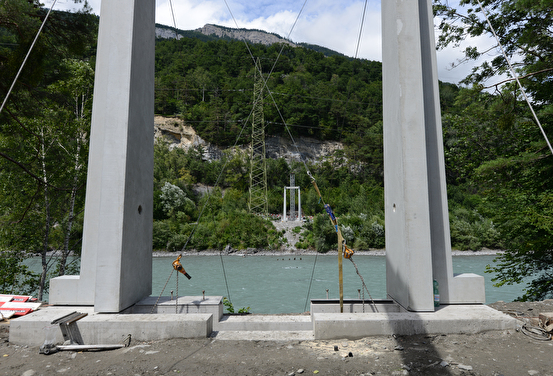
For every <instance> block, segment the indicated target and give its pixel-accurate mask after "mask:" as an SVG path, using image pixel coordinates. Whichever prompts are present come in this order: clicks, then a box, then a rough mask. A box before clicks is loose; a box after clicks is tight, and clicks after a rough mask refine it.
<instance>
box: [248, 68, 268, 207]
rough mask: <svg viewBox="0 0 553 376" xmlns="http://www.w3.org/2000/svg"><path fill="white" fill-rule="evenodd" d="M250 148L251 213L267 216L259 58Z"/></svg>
mask: <svg viewBox="0 0 553 376" xmlns="http://www.w3.org/2000/svg"><path fill="white" fill-rule="evenodd" d="M254 77H255V78H254V86H253V111H252V143H251V148H250V200H249V203H248V207H249V210H250V213H253V214H260V215H263V216H267V214H268V202H267V163H266V160H265V117H264V115H263V85H264V82H263V76H262V73H261V64H260V62H259V58H258V59H257V61H256V63H255V75H254Z"/></svg>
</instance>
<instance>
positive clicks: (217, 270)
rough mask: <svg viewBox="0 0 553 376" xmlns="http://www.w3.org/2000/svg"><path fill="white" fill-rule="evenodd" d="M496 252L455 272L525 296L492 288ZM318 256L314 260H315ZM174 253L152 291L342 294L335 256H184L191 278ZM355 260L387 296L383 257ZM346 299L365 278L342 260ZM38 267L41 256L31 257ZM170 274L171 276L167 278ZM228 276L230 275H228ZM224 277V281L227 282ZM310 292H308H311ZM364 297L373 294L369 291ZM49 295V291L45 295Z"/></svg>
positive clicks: (268, 305)
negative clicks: (490, 268) (175, 267)
mask: <svg viewBox="0 0 553 376" xmlns="http://www.w3.org/2000/svg"><path fill="white" fill-rule="evenodd" d="M494 257H495V256H454V257H453V270H454V272H455V273H476V274H479V275H482V276H484V278H485V281H486V303H493V302H496V301H499V300H503V301H506V302H508V301H512V300H513V299H515V298H517V297H518V296H521V295H522V288H523V286H521V285H514V286H502V287H500V288H498V287H493V283H492V281H491V279H492V278H493V275H492V274H489V273H484V271H485V268H486V265H488V264H493V259H494ZM315 258H316V263H315ZM173 260H174V258H173V257H156V258H154V259H153V283H152V295H154V296H159V294H160V293H161V291H162V289H163V287H164V285H165V284H166V283H167V286H166V287H165V290H164V292H163V295H165V296H169V295H170V294H171V291H173V294H174V295H177V291H178V295H179V296H183V295H195V296H201V295H202V291H205V294H206V295H222V296H227V297H229V296H230V299H231V301H232V303H233V304H234V307H235V309H236V310H238V309H240V308H242V307H250V311H251V312H252V313H299V312H304V311H306V310H309V304H308V303H309V300H310V299H325V298H326V296H327V292H326V290H327V289H328V296H329V298H330V299H338V297H339V292H338V288H339V287H338V258H337V256H330V255H319V256H317V257H316V256H248V257H240V256H223V257H220V256H184V257H183V258H182V259H181V262H182V264H183V266H184V268H185V269H186V271H187V272H188V274H190V276H191V277H192V279H190V280H188V279H187V278H185V277H184V276H183V275H182V274H180V275H179V278H178V287H177V278H176V273H173V274H172V275H171V271H172V267H171V263H172V261H173ZM354 261H355V263H356V264H357V267H358V269H359V273H360V274H361V276H362V277H363V279H364V280H365V283H366V285H367V287H368V289H369V292H370V294H371V296H372V298H374V299H384V298H386V259H385V257H384V256H366V255H356V256H354ZM343 263H344V264H343V271H344V298H345V299H356V298H358V297H359V292H358V290H360V289H361V288H362V284H361V279H360V278H359V276H358V275H357V274H356V272H355V268H354V267H353V265H352V263H351V262H350V261H349V260H347V259H344V260H343ZM30 266H31V268H32V269H33V270H36V271H38V270H40V259H39V258H33V259H31V260H30ZM169 276H171V278H169ZM225 277H226V278H225ZM225 280H226V282H225ZM308 292H309V295H308ZM365 299H369V296H368V294H366V293H365ZM45 300H47V296H46V297H45Z"/></svg>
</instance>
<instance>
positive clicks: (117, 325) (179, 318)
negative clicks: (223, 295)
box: [10, 307, 213, 346]
mask: <svg viewBox="0 0 553 376" xmlns="http://www.w3.org/2000/svg"><path fill="white" fill-rule="evenodd" d="M75 311H78V312H82V313H88V316H86V317H85V318H83V319H81V320H79V321H77V322H76V324H77V325H76V327H77V328H78V331H79V332H80V335H81V337H82V339H83V341H84V343H85V344H87V345H110V344H117V343H122V342H123V341H124V340H125V338H127V336H128V335H129V334H130V335H131V338H132V341H152V340H162V339H170V338H206V337H209V336H210V335H211V333H212V332H213V315H212V314H207V313H203V314H199V313H194V314H184V315H176V314H111V313H110V314H102V313H95V312H94V308H93V307H48V308H45V309H39V310H38V311H36V312H33V313H32V314H30V315H27V316H23V317H20V318H17V319H15V320H11V322H10V342H11V343H14V344H16V345H28V346H41V345H42V344H43V343H44V341H45V339H46V337H47V336H48V335H50V334H51V333H53V334H54V335H55V343H58V344H60V343H63V342H64V339H63V336H62V333H61V330H60V329H59V328H56V327H53V326H52V325H51V322H52V321H54V320H56V319H58V318H60V317H63V316H65V315H68V314H70V313H72V312H75ZM56 326H58V325H56Z"/></svg>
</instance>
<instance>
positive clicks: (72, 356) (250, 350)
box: [0, 300, 553, 376]
mask: <svg viewBox="0 0 553 376" xmlns="http://www.w3.org/2000/svg"><path fill="white" fill-rule="evenodd" d="M491 306H492V307H493V308H495V309H498V310H502V311H504V312H508V313H509V314H512V315H514V316H516V317H518V319H519V320H520V324H521V325H523V324H524V323H525V322H530V321H532V320H535V319H536V317H537V316H538V314H539V313H540V312H552V311H553V300H547V301H543V302H531V303H504V302H497V303H494V304H492V305H491ZM8 334H9V325H8V324H7V323H0V375H10V376H12V375H24V376H32V375H129V376H134V375H176V374H178V375H229V376H232V375H237V376H242V375H252V376H255V375H283V376H286V375H294V376H295V375H314V374H319V375H492V376H499V375H505V376H510V375H513V376H520V375H541V376H546V375H550V376H551V375H553V341H551V340H538V339H534V338H532V337H530V336H527V335H525V334H524V333H523V331H521V330H516V331H514V330H513V331H499V332H487V333H479V334H455V335H432V336H430V335H426V336H425V335H419V336H399V337H396V336H379V337H366V338H363V339H359V340H355V341H350V340H347V339H342V340H335V341H298V340H286V341H265V340H255V341H254V340H244V341H236V340H222V339H220V338H218V337H217V336H214V337H213V338H205V339H199V340H188V339H172V340H166V341H155V342H148V343H131V346H130V347H127V348H123V349H118V350H111V351H96V352H71V351H63V352H58V353H56V354H52V355H41V354H39V353H38V352H39V349H38V348H37V347H27V346H16V345H12V344H10V343H9V342H8ZM221 338H222V337H221Z"/></svg>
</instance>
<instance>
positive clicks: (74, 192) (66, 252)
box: [59, 138, 81, 275]
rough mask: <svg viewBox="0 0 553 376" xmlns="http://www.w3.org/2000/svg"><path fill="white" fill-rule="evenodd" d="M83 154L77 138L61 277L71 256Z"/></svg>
mask: <svg viewBox="0 0 553 376" xmlns="http://www.w3.org/2000/svg"><path fill="white" fill-rule="evenodd" d="M80 152H81V141H80V139H79V138H77V154H76V156H75V176H74V177H73V187H71V199H70V202H69V218H68V219H67V229H66V230H65V239H64V240H63V252H62V254H61V260H60V269H59V275H64V274H65V267H66V264H67V257H68V256H69V252H71V250H70V249H69V238H70V237H71V229H72V228H73V222H74V220H75V198H76V196H77V185H78V181H79V170H80V167H81V166H80V164H79V155H80Z"/></svg>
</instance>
